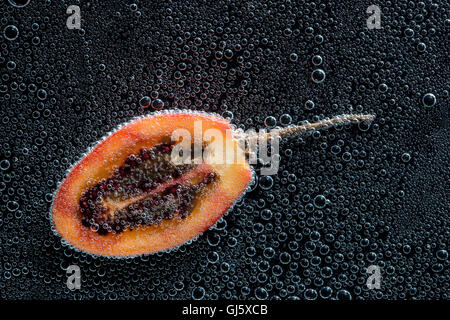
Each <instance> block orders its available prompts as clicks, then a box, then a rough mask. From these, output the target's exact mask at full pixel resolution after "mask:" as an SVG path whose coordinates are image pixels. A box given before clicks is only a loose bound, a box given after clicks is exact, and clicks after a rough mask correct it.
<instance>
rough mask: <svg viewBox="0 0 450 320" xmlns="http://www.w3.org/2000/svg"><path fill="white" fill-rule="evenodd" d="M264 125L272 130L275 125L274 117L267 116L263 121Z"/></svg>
mask: <svg viewBox="0 0 450 320" xmlns="http://www.w3.org/2000/svg"><path fill="white" fill-rule="evenodd" d="M264 124H265V125H266V127H268V128H273V127H275V125H276V124H277V119H275V117H272V116H268V117H267V118H266V119H264Z"/></svg>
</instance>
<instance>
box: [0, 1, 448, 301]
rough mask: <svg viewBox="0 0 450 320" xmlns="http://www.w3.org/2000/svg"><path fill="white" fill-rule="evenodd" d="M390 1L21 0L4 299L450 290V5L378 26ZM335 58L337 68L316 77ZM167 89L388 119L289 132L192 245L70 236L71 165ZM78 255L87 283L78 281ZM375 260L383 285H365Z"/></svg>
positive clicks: (0, 172)
mask: <svg viewBox="0 0 450 320" xmlns="http://www.w3.org/2000/svg"><path fill="white" fill-rule="evenodd" d="M11 2H14V1H12V0H11ZM133 4H134V5H133ZM371 4H373V3H372V2H371V1H330V2H328V1H327V2H325V1H314V2H306V1H301V0H300V1H272V2H271V1H247V2H241V1H135V2H131V1H130V2H127V1H99V2H97V1H90V2H86V1H75V0H73V1H36V0H31V1H30V3H29V4H28V5H27V6H25V7H23V8H16V7H14V6H12V5H11V4H10V3H9V2H8V1H4V0H3V1H2V2H1V4H0V17H1V18H0V31H1V32H2V36H1V37H0V50H1V51H0V71H1V79H0V121H1V124H0V126H1V127H0V143H1V151H0V152H1V160H0V161H1V163H0V191H1V197H2V198H1V203H0V211H1V214H0V257H1V258H0V261H1V263H0V297H1V299H139V300H140V299H199V298H201V299H252V298H257V299H370V300H372V299H413V298H414V299H448V297H449V268H448V266H449V260H448V246H449V229H448V220H449V208H450V206H449V192H448V190H449V170H448V169H449V128H448V95H449V92H448V85H449V83H448V78H449V69H448V68H449V60H448V30H449V27H450V21H449V20H448V13H449V10H448V9H449V8H448V4H447V3H446V2H445V1H433V2H431V1H423V2H419V1H386V2H383V3H381V2H380V3H376V4H377V5H379V6H380V8H381V10H382V13H381V27H382V28H381V29H379V30H377V29H373V30H369V29H368V28H367V26H366V20H367V18H368V17H369V15H370V14H368V13H366V9H367V7H369V6H370V5H371ZM69 5H79V7H80V9H81V17H82V21H81V28H82V29H81V30H69V29H68V28H67V27H66V19H67V18H68V16H69V15H68V14H66V9H67V7H68V6H69ZM8 25H14V26H16V27H17V29H18V30H19V34H18V36H17V38H16V39H15V40H8V39H7V38H6V37H5V35H4V34H3V31H4V30H5V28H6V27H7V26H8ZM7 35H8V34H7ZM227 49H229V50H231V52H232V57H231V58H228V57H226V56H225V53H226V54H229V51H226V50H227ZM293 54H296V55H297V56H296V57H295V56H294V55H293ZM315 55H320V56H321V57H322V58H323V63H322V64H321V65H320V66H314V64H313V63H312V58H313V56H315ZM11 61H12V62H14V64H11ZM222 62H226V64H221V63H222ZM317 68H320V69H323V70H324V72H325V73H326V79H325V80H324V81H323V82H322V83H315V82H313V81H312V79H311V73H312V72H313V70H315V69H317ZM197 75H199V78H197ZM180 80H181V81H180ZM427 93H432V94H433V95H434V96H435V99H436V103H435V104H434V105H433V106H431V107H430V106H427V105H425V104H424V103H423V97H424V96H425V94H427ZM152 94H153V97H152ZM156 94H157V95H158V97H157V98H156ZM144 96H149V97H151V105H150V106H142V105H141V104H140V101H141V99H142V97H144ZM157 99H159V100H160V101H157ZM308 100H311V101H313V102H314V107H313V108H309V107H308V104H306V102H307V101H308ZM161 102H162V103H163V109H167V110H169V109H176V108H180V109H192V110H204V111H208V112H215V113H218V114H221V115H223V116H224V117H230V118H232V120H231V121H232V123H234V124H235V125H236V126H238V127H242V128H245V129H248V128H262V127H265V123H266V124H268V123H270V122H271V120H273V119H271V118H269V119H267V117H269V116H273V117H274V118H275V119H276V121H277V125H283V124H285V123H283V122H285V121H284V120H281V119H287V117H286V115H290V116H291V119H292V121H291V123H292V124H295V123H299V122H300V121H302V120H309V121H316V120H318V119H321V118H324V117H329V116H333V115H338V114H341V113H373V114H375V115H376V120H375V122H374V123H373V124H372V125H371V127H370V128H369V129H368V130H365V129H366V128H364V127H360V126H358V125H352V126H345V127H340V128H336V129H329V130H327V131H322V132H321V133H320V134H314V135H313V136H309V137H302V138H298V137H297V138H290V139H288V140H286V141H284V142H283V143H282V144H281V150H282V151H281V156H282V160H281V164H280V170H279V172H278V174H277V175H276V176H273V177H272V179H273V186H272V187H270V188H269V189H268V190H265V189H267V188H264V186H266V185H267V181H264V184H262V185H261V183H260V182H258V181H256V182H257V184H255V185H254V189H253V190H252V191H250V192H248V193H247V195H246V196H245V198H244V199H243V200H242V201H240V202H239V203H238V204H237V205H236V206H235V207H234V209H233V210H232V211H230V212H229V213H228V214H227V215H226V216H225V217H224V218H223V220H221V221H220V222H219V223H218V225H217V226H215V227H214V228H212V229H211V230H208V231H207V232H205V233H204V234H203V235H201V236H200V237H199V238H198V239H197V240H196V241H194V242H193V243H191V244H188V245H184V246H182V247H180V248H179V249H177V250H175V251H172V252H169V253H162V254H156V255H151V256H145V257H139V258H134V259H125V260H124V259H122V260H113V259H107V258H99V257H92V256H90V255H86V254H84V253H80V252H77V251H75V250H73V249H72V248H71V247H69V246H66V245H63V244H62V243H61V240H60V238H59V237H58V236H57V235H55V234H54V233H53V231H52V229H51V223H50V219H49V210H50V206H51V202H52V197H53V193H54V192H55V190H56V188H57V186H58V183H59V182H60V181H61V180H62V179H63V178H64V176H65V174H66V171H67V170H68V169H69V168H70V167H71V165H72V164H73V163H75V162H76V161H77V160H79V159H80V157H81V156H82V155H83V153H84V152H86V151H87V150H88V149H89V147H91V146H92V145H94V144H95V143H96V142H97V141H98V140H99V139H101V138H102V137H103V136H104V135H105V134H107V133H108V132H110V131H111V130H113V129H114V128H115V127H117V126H118V125H119V124H121V123H123V122H125V121H127V120H129V119H131V118H133V117H134V116H138V115H144V114H150V113H151V112H153V111H155V110H154V107H156V108H160V106H161ZM283 115H284V116H283ZM338 147H339V148H338ZM269 184H270V181H269ZM293 186H295V190H294V191H292V189H293ZM318 195H323V196H325V197H326V198H327V199H328V202H327V204H326V206H325V207H324V208H320V205H319V206H318V205H317V201H316V203H315V202H314V199H316V197H317V196H318ZM265 209H268V210H270V211H271V212H272V215H271V216H270V217H268V215H267V213H268V211H264V213H262V212H263V210H265ZM270 248H272V249H273V250H271V249H270ZM73 264H75V265H78V266H80V268H81V272H82V285H81V289H80V290H75V291H70V290H69V289H68V288H67V287H66V279H67V277H66V271H65V270H66V268H67V267H68V266H69V265H73ZM372 264H374V265H378V266H379V267H380V268H381V272H382V277H383V278H382V282H381V289H380V290H369V289H368V288H367V287H366V285H365V282H366V279H367V277H368V274H366V268H367V267H368V266H369V265H372Z"/></svg>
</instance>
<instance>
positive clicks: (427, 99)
mask: <svg viewBox="0 0 450 320" xmlns="http://www.w3.org/2000/svg"><path fill="white" fill-rule="evenodd" d="M422 103H423V105H424V106H425V107H427V108H431V107H432V106H434V105H435V104H436V97H435V95H434V94H432V93H427V94H425V95H424V96H423V98H422Z"/></svg>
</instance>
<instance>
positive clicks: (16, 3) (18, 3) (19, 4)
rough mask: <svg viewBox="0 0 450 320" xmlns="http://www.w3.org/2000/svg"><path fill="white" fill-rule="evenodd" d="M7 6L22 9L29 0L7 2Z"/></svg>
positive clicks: (9, 0) (10, 0)
mask: <svg viewBox="0 0 450 320" xmlns="http://www.w3.org/2000/svg"><path fill="white" fill-rule="evenodd" d="M8 2H9V4H10V5H12V6H13V7H16V8H23V7H25V6H27V5H28V4H29V3H30V0H8Z"/></svg>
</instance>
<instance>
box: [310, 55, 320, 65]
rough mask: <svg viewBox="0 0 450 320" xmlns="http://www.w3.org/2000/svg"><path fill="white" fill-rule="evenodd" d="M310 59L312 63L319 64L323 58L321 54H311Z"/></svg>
mask: <svg viewBox="0 0 450 320" xmlns="http://www.w3.org/2000/svg"><path fill="white" fill-rule="evenodd" d="M311 61H312V63H313V65H315V66H320V65H321V64H322V61H323V59H322V57H321V56H313V57H312V59H311Z"/></svg>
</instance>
